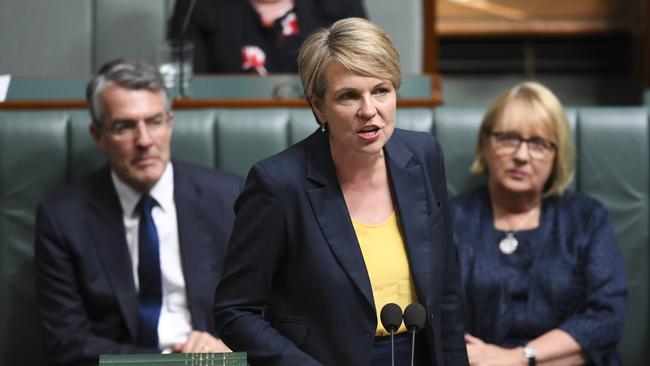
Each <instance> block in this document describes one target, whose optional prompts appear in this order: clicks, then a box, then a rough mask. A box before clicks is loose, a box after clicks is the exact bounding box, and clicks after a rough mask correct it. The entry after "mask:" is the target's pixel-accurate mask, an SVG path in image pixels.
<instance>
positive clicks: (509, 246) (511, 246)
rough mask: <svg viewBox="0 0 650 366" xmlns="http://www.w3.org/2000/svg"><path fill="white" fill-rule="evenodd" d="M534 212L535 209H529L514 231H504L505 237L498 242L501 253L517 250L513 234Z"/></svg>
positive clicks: (516, 242) (517, 243) (508, 253)
mask: <svg viewBox="0 0 650 366" xmlns="http://www.w3.org/2000/svg"><path fill="white" fill-rule="evenodd" d="M534 212H535V209H534V208H533V209H532V210H530V212H529V213H528V214H527V215H526V217H525V218H524V220H523V221H521V223H520V224H519V225H518V226H517V228H516V229H515V230H514V231H508V232H506V237H505V238H503V239H501V241H500V242H499V250H500V251H501V253H503V254H506V255H510V254H512V253H514V252H515V251H516V250H517V247H518V246H519V241H518V240H517V238H515V234H516V233H517V232H519V231H520V230H521V228H522V227H524V225H525V224H526V223H528V220H530V218H531V217H532V216H533V213H534Z"/></svg>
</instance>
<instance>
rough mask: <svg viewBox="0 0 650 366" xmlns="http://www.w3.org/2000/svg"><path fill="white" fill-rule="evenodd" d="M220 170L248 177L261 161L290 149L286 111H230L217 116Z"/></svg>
mask: <svg viewBox="0 0 650 366" xmlns="http://www.w3.org/2000/svg"><path fill="white" fill-rule="evenodd" d="M217 121H218V123H217V137H216V144H217V148H218V161H219V165H218V167H219V168H220V169H223V170H225V171H228V172H231V173H235V174H239V175H243V176H245V175H246V174H247V173H248V171H249V170H250V168H251V166H253V164H255V163H256V162H257V161H258V160H260V159H263V158H265V157H267V156H270V155H273V154H275V153H278V152H280V151H282V150H284V149H285V148H286V147H287V146H289V111H288V110H286V109H272V108H268V109H248V110H246V109H229V110H221V111H219V113H218V116H217Z"/></svg>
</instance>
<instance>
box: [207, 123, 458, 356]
mask: <svg viewBox="0 0 650 366" xmlns="http://www.w3.org/2000/svg"><path fill="white" fill-rule="evenodd" d="M384 151H385V154H386V162H387V166H388V173H389V177H390V181H391V185H392V189H393V193H394V198H395V203H396V209H397V213H398V218H399V223H400V227H401V230H402V233H403V236H404V240H405V243H406V249H407V254H408V258H409V264H410V269H411V273H412V276H413V281H414V285H415V290H416V293H417V297H418V300H419V302H420V303H421V304H423V305H424V306H425V308H426V310H427V322H426V325H425V331H423V332H420V333H419V337H426V344H427V345H428V351H429V354H430V357H431V359H432V360H434V361H435V363H436V364H437V365H454V366H457V365H466V364H467V354H466V349H465V344H464V341H463V321H462V306H461V295H460V289H459V284H460V282H459V272H458V268H457V260H456V253H455V249H454V245H453V241H452V231H451V226H450V216H449V211H448V206H447V189H446V181H445V173H444V165H443V158H442V155H441V151H440V147H439V145H438V143H437V142H436V140H435V139H434V137H433V136H431V135H430V134H426V133H417V132H410V131H403V130H395V132H394V134H393V136H392V137H391V139H390V140H389V141H388V143H387V144H386V146H385V148H384ZM235 211H236V215H237V216H236V219H235V224H234V227H233V234H232V237H231V240H230V246H229V250H228V254H227V257H226V263H225V265H224V273H223V277H222V280H221V282H220V283H219V286H218V287H217V291H216V297H215V308H214V314H215V323H216V325H217V332H218V333H219V335H220V336H221V337H222V339H223V340H224V341H225V342H226V344H228V346H230V347H231V348H233V349H234V350H238V351H247V352H248V356H249V360H250V362H251V364H252V365H256V366H258V365H302V366H306V365H321V364H324V365H368V364H369V363H370V352H371V349H372V345H373V339H374V334H375V330H376V327H377V315H376V312H375V304H374V300H373V295H372V289H371V285H370V280H369V277H368V273H367V271H366V267H365V264H364V261H363V256H362V254H361V250H360V248H359V244H358V241H357V238H356V235H355V232H354V228H353V226H352V222H351V219H350V215H349V213H348V210H347V207H346V205H345V201H344V198H343V194H342V191H341V188H340V185H339V183H338V180H337V177H336V171H335V169H334V164H333V162H332V159H331V156H330V150H329V142H328V137H327V134H325V133H322V132H320V131H316V132H315V133H313V134H312V135H311V136H310V137H308V138H307V139H305V140H303V141H302V142H300V143H298V144H296V145H294V146H292V147H291V148H289V149H288V150H286V151H284V152H282V153H280V154H278V155H276V156H274V157H271V158H268V159H265V160H262V161H261V162H259V163H257V164H256V165H255V166H254V167H253V168H252V169H251V171H250V173H249V176H248V179H247V182H246V187H245V189H244V191H243V192H242V195H241V196H240V197H239V198H238V200H237V203H236V204H235Z"/></svg>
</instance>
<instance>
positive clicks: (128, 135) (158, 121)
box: [105, 112, 171, 140]
mask: <svg viewBox="0 0 650 366" xmlns="http://www.w3.org/2000/svg"><path fill="white" fill-rule="evenodd" d="M170 119H171V113H167V112H165V113H159V114H156V115H154V116H152V117H149V118H147V119H145V120H144V121H143V122H144V126H145V128H146V129H147V132H148V133H149V134H151V135H157V134H159V133H160V132H161V131H162V130H163V129H164V128H165V127H167V124H168V122H169V120H170ZM139 124H140V122H139V121H133V120H117V121H115V122H114V123H113V124H112V125H111V126H109V127H107V128H106V129H105V131H107V132H108V133H110V134H111V135H112V136H113V137H115V138H116V139H119V140H126V139H132V138H135V137H136V136H137V135H138V134H139V133H140V131H139V130H138V125H139Z"/></svg>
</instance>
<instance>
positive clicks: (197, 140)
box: [171, 109, 218, 169]
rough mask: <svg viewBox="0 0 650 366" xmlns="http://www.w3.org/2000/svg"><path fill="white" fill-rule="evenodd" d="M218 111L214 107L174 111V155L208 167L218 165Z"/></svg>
mask: <svg viewBox="0 0 650 366" xmlns="http://www.w3.org/2000/svg"><path fill="white" fill-rule="evenodd" d="M216 120H217V112H216V111H215V110H213V109H198V110H183V111H176V112H174V132H173V134H172V143H171V146H172V147H171V149H172V157H173V158H174V159H179V160H184V161H189V162H192V163H194V164H198V165H202V166H204V167H208V168H213V169H214V168H217V167H218V156H217V148H216V146H215V144H214V141H215V136H216V123H217V122H216Z"/></svg>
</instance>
